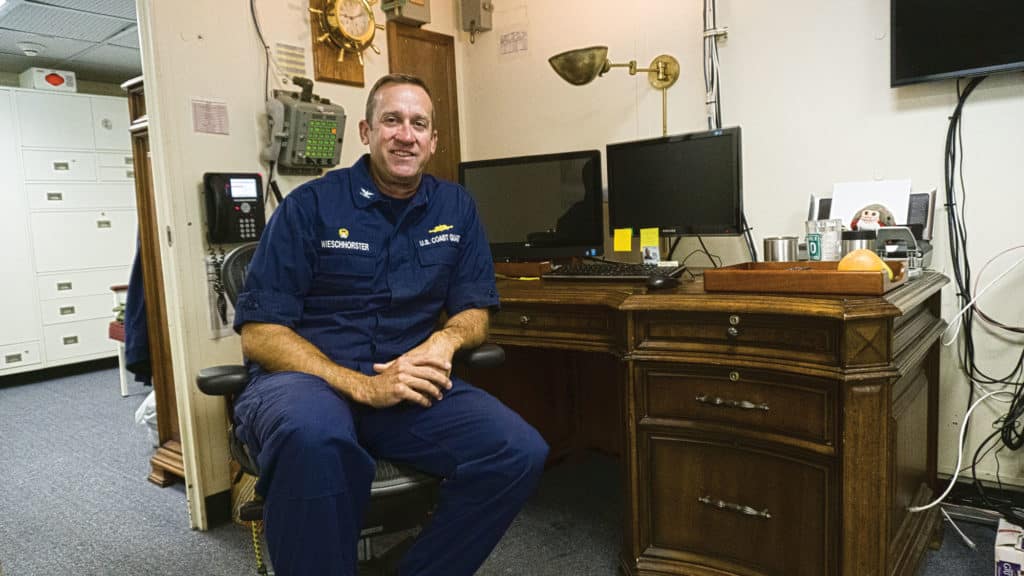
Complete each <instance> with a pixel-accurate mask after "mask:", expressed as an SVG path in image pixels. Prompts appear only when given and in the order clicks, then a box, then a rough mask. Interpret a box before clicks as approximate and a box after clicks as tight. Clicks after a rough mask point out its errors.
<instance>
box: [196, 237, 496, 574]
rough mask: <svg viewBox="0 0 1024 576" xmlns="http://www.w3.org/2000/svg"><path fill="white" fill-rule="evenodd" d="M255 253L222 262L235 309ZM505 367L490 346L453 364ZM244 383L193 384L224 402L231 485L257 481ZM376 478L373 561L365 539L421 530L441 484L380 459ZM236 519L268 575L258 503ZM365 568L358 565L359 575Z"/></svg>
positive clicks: (207, 380)
mask: <svg viewBox="0 0 1024 576" xmlns="http://www.w3.org/2000/svg"><path fill="white" fill-rule="evenodd" d="M255 252H256V244H255V243H251V244H245V245H242V246H239V247H238V248H235V249H234V250H232V251H231V252H229V253H228V255H227V256H225V257H224V262H223V264H222V265H221V272H220V279H221V285H222V287H223V290H224V294H225V296H226V297H227V299H228V301H230V302H231V305H232V306H234V304H235V301H236V299H237V298H238V294H239V292H241V290H242V285H243V283H244V282H245V274H246V270H247V268H248V266H249V261H250V260H252V256H253V254H254V253H255ZM504 361H505V351H504V349H502V348H501V347H500V346H497V345H495V344H484V345H482V346H479V347H477V348H474V349H472V350H468V351H465V352H464V353H462V354H460V355H458V356H457V357H456V362H458V363H460V364H463V365H466V366H470V367H474V368H490V367H495V366H498V365H500V364H501V363H503V362H504ZM248 382H249V372H248V370H247V369H246V367H245V366H241V365H229V366H213V367H210V368H204V369H202V370H200V371H199V374H198V376H197V377H196V384H197V385H198V386H199V389H200V390H201V391H202V392H203V393H205V394H207V395H210V396H225V397H226V398H227V399H228V413H229V417H230V418H229V420H230V421H231V422H232V424H231V425H230V426H229V429H228V448H229V450H230V452H231V457H232V458H233V459H234V460H235V461H236V462H237V463H238V465H239V467H240V468H241V470H240V472H239V473H238V476H237V477H236V479H235V482H237V481H238V480H239V479H240V478H241V473H242V472H245V473H247V474H249V475H251V476H254V477H258V476H259V465H258V464H257V462H256V460H255V459H254V458H253V457H252V456H251V455H250V453H249V450H248V448H247V447H246V446H245V444H244V443H242V441H241V440H239V439H238V437H237V436H235V433H234V425H233V421H234V418H233V414H232V409H231V405H232V403H231V400H232V397H233V396H235V395H236V394H239V393H240V392H241V391H242V390H243V389H244V388H245V386H246V385H247V384H248ZM376 464H377V473H376V476H375V478H374V480H373V484H372V485H371V487H370V501H369V505H368V506H367V510H366V517H365V518H364V520H363V528H362V531H361V532H360V544H361V547H362V548H361V550H360V556H363V557H366V559H367V560H372V559H373V558H372V556H373V551H372V545H371V540H370V537H375V536H380V535H385V534H392V533H395V532H400V531H403V530H408V529H410V528H417V527H420V526H422V524H423V523H424V522H425V520H426V519H427V517H428V516H429V514H430V512H431V511H432V510H433V508H434V504H435V503H436V501H437V492H438V486H439V484H440V480H439V479H438V478H435V477H433V476H429V475H426V474H423V473H421V472H419V471H417V470H414V469H413V468H410V467H408V466H404V465H401V464H396V463H393V462H389V461H387V460H383V459H379V460H377V462H376ZM239 518H240V519H241V520H243V521H246V522H249V525H250V528H251V530H252V534H253V549H254V553H255V556H256V570H257V573H258V574H267V569H266V566H265V565H264V563H263V556H262V552H261V550H260V533H261V531H262V520H263V501H262V500H261V499H259V497H258V496H257V497H254V498H253V500H251V501H249V502H246V503H245V504H243V505H242V506H241V507H240V509H239ZM403 549H404V546H402V545H397V546H394V547H393V548H392V550H393V551H394V553H395V554H398V553H400V552H401V551H402V550H403ZM394 560H395V558H392V557H388V555H385V557H384V559H383V560H382V561H378V562H377V563H378V564H384V565H386V564H387V563H388V562H392V561H394ZM364 568H365V566H363V565H361V566H360V570H361V571H362V570H364Z"/></svg>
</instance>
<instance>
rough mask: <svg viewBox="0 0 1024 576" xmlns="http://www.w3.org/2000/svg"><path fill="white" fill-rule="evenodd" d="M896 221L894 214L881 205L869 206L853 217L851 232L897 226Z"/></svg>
mask: <svg viewBox="0 0 1024 576" xmlns="http://www.w3.org/2000/svg"><path fill="white" fill-rule="evenodd" d="M895 225H896V219H895V218H893V217H892V212H890V211H889V209H888V208H886V207H885V206H882V205H881V204H868V205H867V206H865V207H864V208H862V209H861V210H860V212H858V213H857V215H856V216H854V217H853V221H852V222H850V229H851V230H876V231H877V230H878V229H879V228H881V227H882V226H895Z"/></svg>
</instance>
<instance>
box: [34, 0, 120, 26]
mask: <svg viewBox="0 0 1024 576" xmlns="http://www.w3.org/2000/svg"><path fill="white" fill-rule="evenodd" d="M34 2H35V3H36V4H49V5H51V6H63V7H65V8H73V9H75V10H81V11H83V12H93V13H96V14H106V15H107V16H117V17H118V18H123V19H126V20H131V21H133V22H134V21H136V20H137V18H136V16H135V0H34Z"/></svg>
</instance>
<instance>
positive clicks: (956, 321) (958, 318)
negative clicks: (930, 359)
mask: <svg viewBox="0 0 1024 576" xmlns="http://www.w3.org/2000/svg"><path fill="white" fill-rule="evenodd" d="M1022 263H1024V258H1021V259H1020V260H1017V261H1016V262H1014V263H1013V266H1010V267H1009V268H1007V269H1006V270H1003V272H1002V273H1001V274H999V276H996V277H995V278H993V279H992V281H991V282H989V283H988V284H986V285H985V287H984V288H982V289H981V290H980V291H978V293H977V294H975V295H974V298H971V301H970V302H968V303H967V304H965V305H964V307H963V308H961V309H960V312H957V315H956V316H954V317H953V322H952V323H951V324H950V325H949V326H947V327H946V329H945V330H943V331H942V333H943V335H945V334H946V332H949V329H950V328H952V327H954V326H956V331H955V332H953V337H952V338H950V339H949V340H948V341H947V340H943V341H942V345H943V346H949V345H951V344H952V343H953V342H956V339H957V338H958V337H959V336H960V327H961V326H963V321H962V320H961V318H962V317H963V315H964V314H965V313H966V312H967V310H968V309H969V308H971V307H972V306H974V303H975V302H977V301H978V298H981V296H982V295H983V294H985V292H987V291H988V289H989V288H991V287H992V286H995V284H996V283H997V282H999V281H1000V280H1002V279H1003V277H1004V276H1006V275H1007V274H1009V273H1010V272H1011V271H1012V270H1013V269H1014V268H1016V267H1017V266H1020V265H1021V264H1022Z"/></svg>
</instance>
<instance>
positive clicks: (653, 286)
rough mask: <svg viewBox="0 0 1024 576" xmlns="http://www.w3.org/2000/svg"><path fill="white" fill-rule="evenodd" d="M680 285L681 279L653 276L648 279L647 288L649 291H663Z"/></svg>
mask: <svg viewBox="0 0 1024 576" xmlns="http://www.w3.org/2000/svg"><path fill="white" fill-rule="evenodd" d="M678 285H679V279H678V278H674V277H672V276H663V275H660V274H652V275H650V276H648V277H647V288H648V289H649V290H662V289H664V288H672V287H673V286H678Z"/></svg>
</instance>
